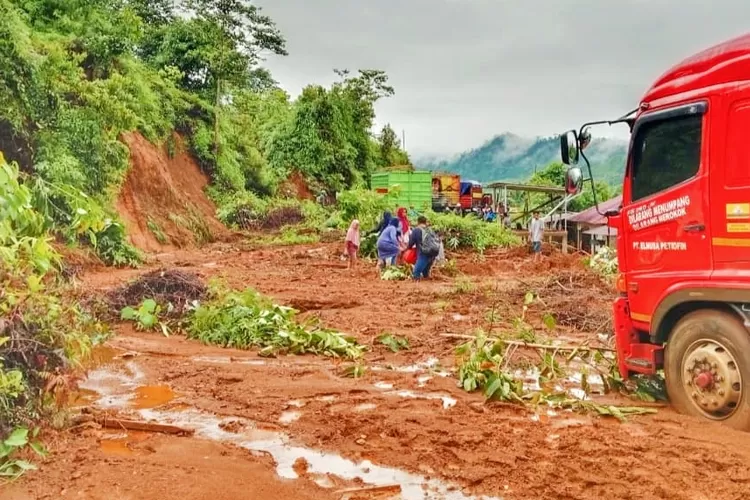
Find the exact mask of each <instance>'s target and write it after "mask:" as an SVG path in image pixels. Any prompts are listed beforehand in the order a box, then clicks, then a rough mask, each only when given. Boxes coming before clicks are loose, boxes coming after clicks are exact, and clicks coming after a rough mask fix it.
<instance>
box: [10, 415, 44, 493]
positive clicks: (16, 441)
mask: <svg viewBox="0 0 750 500" xmlns="http://www.w3.org/2000/svg"><path fill="white" fill-rule="evenodd" d="M38 432H39V429H34V431H33V432H32V437H33V438H36V436H37V434H38ZM27 446H28V447H29V448H31V449H32V450H33V451H34V453H36V454H37V455H39V456H40V457H42V458H44V457H46V456H47V450H45V449H44V446H43V445H42V444H41V443H40V442H38V441H29V430H28V429H26V428H23V427H19V428H17V429H15V430H14V431H13V432H11V433H10V436H8V437H7V438H6V439H5V441H3V442H1V443H0V477H4V478H8V479H9V480H11V481H13V480H15V479H18V478H19V477H21V476H22V475H23V474H24V473H25V472H27V471H30V470H35V469H36V466H35V465H34V464H32V463H31V462H28V461H26V460H21V459H17V458H14V456H15V455H16V454H17V453H18V452H20V451H22V450H23V449H25V448H26V447H27Z"/></svg>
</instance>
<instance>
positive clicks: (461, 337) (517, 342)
mask: <svg viewBox="0 0 750 500" xmlns="http://www.w3.org/2000/svg"><path fill="white" fill-rule="evenodd" d="M440 336H441V337H445V338H449V339H459V340H474V339H475V338H476V336H475V335H461V334H458V333H441V334H440ZM498 340H500V341H501V342H502V343H503V344H505V345H509V346H516V347H528V348H529V349H546V350H549V351H578V352H591V351H602V352H615V349H612V348H610V347H589V346H586V345H580V346H577V345H551V344H549V345H547V344H530V343H528V342H524V341H522V340H505V339H497V338H491V337H488V338H487V341H488V342H497V341H498Z"/></svg>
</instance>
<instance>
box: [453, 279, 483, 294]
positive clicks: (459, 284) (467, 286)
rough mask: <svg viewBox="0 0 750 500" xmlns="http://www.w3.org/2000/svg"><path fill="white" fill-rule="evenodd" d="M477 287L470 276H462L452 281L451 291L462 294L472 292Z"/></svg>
mask: <svg viewBox="0 0 750 500" xmlns="http://www.w3.org/2000/svg"><path fill="white" fill-rule="evenodd" d="M476 289H477V287H476V285H475V284H474V282H473V281H472V280H471V278H469V277H466V276H462V277H460V278H458V279H457V280H456V281H455V282H454V283H453V293H455V294H457V295H463V294H467V293H472V292H474V291H475V290H476Z"/></svg>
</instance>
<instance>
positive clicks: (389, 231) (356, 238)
mask: <svg viewBox="0 0 750 500" xmlns="http://www.w3.org/2000/svg"><path fill="white" fill-rule="evenodd" d="M413 215H414V214H413ZM369 234H377V236H378V239H377V251H378V269H381V270H382V269H384V268H386V267H388V266H393V265H396V264H398V263H401V262H407V263H410V264H414V270H413V272H412V278H413V279H415V280H419V279H425V278H429V276H430V270H431V269H432V265H433V264H434V263H435V260H436V259H437V258H438V257H439V255H440V253H441V251H442V248H443V247H442V243H441V242H440V238H438V236H437V234H435V232H434V231H433V230H432V229H430V228H429V223H428V221H427V218H426V217H425V216H423V215H417V225H416V226H412V225H411V223H410V221H409V217H408V215H407V211H406V209H405V208H403V207H402V208H399V209H398V210H397V211H396V215H395V216H393V214H392V213H391V212H390V211H385V212H384V213H383V217H382V218H381V219H380V221H379V223H378V226H377V227H376V228H375V229H373V230H372V231H371V232H370V233H369ZM359 246H360V227H359V221H358V220H356V219H355V220H353V221H352V222H351V224H350V226H349V230H348V231H347V235H346V252H347V255H348V257H349V268H352V267H353V266H354V265H355V263H356V258H357V252H358V250H359Z"/></svg>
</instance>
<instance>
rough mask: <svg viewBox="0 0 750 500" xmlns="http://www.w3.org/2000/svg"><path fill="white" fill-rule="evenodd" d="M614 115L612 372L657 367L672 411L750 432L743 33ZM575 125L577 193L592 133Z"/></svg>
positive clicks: (748, 61)
mask: <svg viewBox="0 0 750 500" xmlns="http://www.w3.org/2000/svg"><path fill="white" fill-rule="evenodd" d="M618 121H621V122H624V123H627V124H628V125H629V126H630V128H631V140H630V145H629V150H628V157H627V163H626V167H625V178H624V183H623V190H622V192H623V197H622V207H621V208H620V209H619V210H615V211H611V212H609V213H607V214H606V215H608V216H609V225H610V226H612V227H614V228H616V229H617V230H618V233H617V234H618V237H617V238H618V240H617V253H618V263H619V269H620V273H621V274H620V277H619V279H618V292H619V294H620V295H619V297H618V298H617V299H616V301H615V303H614V318H615V337H616V344H617V352H618V363H619V369H620V372H621V374H622V376H623V377H628V376H630V375H632V374H634V373H641V374H654V373H657V371H659V370H662V369H663V370H664V375H665V379H666V385H667V391H668V394H669V397H670V400H671V402H672V404H673V406H674V407H675V408H676V409H677V410H678V411H681V412H683V413H688V414H693V415H698V416H701V417H704V418H707V419H711V420H716V421H721V422H723V423H725V424H727V425H730V426H732V427H735V428H739V429H743V430H750V333H749V328H750V140H748V138H749V137H750V35H746V36H743V37H740V38H737V39H734V40H730V41H728V42H725V43H723V44H720V45H718V46H716V47H712V48H710V49H708V50H705V51H703V52H700V53H698V54H696V55H694V56H692V57H690V58H688V59H686V60H684V61H682V62H681V63H679V64H678V65H676V66H674V67H673V68H671V69H670V70H668V71H667V72H666V73H664V74H663V75H662V76H661V77H660V78H659V79H658V80H657V81H656V82H655V83H654V84H653V85H652V86H651V88H650V89H648V91H647V92H646V93H645V94H644V96H643V98H642V99H641V102H640V103H639V106H638V108H637V110H636V111H635V112H633V114H632V116H629V117H627V118H625V117H624V118H623V119H622V120H617V121H615V122H618ZM615 122H608V123H615ZM599 123H603V122H599ZM571 132H572V133H570V132H569V133H567V134H564V135H563V136H562V138H561V151H562V155H563V161H564V162H566V163H568V165H570V167H569V171H568V179H567V181H566V184H567V188H568V191H569V192H570V193H574V192H576V191H577V190H580V189H581V187H582V173H581V170H580V168H579V167H578V166H577V160H578V158H579V156H581V157H583V158H584V159H585V147H586V145H587V143H588V142H589V141H590V136H589V135H588V132H587V129H586V128H585V127H582V128H581V130H580V132H578V133H576V132H574V131H571ZM586 163H587V164H588V160H586ZM589 173H590V166H589Z"/></svg>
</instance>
